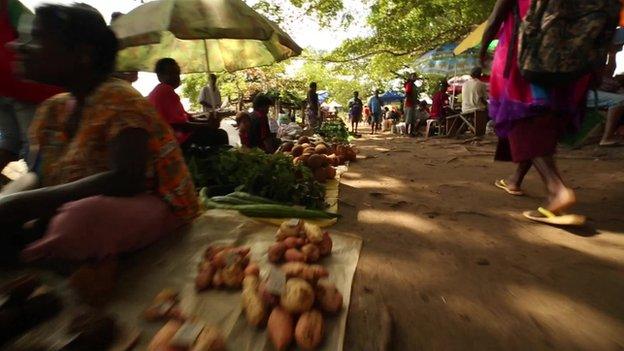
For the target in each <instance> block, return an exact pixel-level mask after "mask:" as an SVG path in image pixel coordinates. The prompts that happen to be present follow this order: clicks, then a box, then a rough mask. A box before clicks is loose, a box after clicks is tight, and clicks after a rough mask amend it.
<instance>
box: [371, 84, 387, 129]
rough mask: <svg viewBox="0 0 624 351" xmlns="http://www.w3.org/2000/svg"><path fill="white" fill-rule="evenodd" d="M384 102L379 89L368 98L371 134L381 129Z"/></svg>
mask: <svg viewBox="0 0 624 351" xmlns="http://www.w3.org/2000/svg"><path fill="white" fill-rule="evenodd" d="M382 104H383V103H382V101H381V98H379V91H378V90H375V94H374V95H373V96H371V97H370V99H368V106H370V113H371V134H375V132H376V131H381V116H382V114H383V110H382Z"/></svg>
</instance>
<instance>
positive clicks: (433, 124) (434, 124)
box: [425, 119, 440, 139]
mask: <svg viewBox="0 0 624 351" xmlns="http://www.w3.org/2000/svg"><path fill="white" fill-rule="evenodd" d="M432 129H434V131H437V133H438V134H439V133H440V122H439V121H438V120H437V119H428V120H427V129H425V139H429V137H430V136H431V130H432Z"/></svg>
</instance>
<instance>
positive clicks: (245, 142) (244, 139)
mask: <svg viewBox="0 0 624 351" xmlns="http://www.w3.org/2000/svg"><path fill="white" fill-rule="evenodd" d="M238 135H239V136H240V140H241V145H242V146H244V147H247V148H251V139H250V138H249V132H246V131H245V132H239V133H238Z"/></svg>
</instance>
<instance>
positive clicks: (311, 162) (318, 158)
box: [307, 155, 326, 170]
mask: <svg viewBox="0 0 624 351" xmlns="http://www.w3.org/2000/svg"><path fill="white" fill-rule="evenodd" d="M325 158H326V157H325V155H312V156H310V158H309V159H308V163H307V166H308V167H310V168H311V169H313V170H314V169H317V168H320V167H321V166H322V165H323V161H324V160H325Z"/></svg>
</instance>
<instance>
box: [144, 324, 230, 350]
mask: <svg viewBox="0 0 624 351" xmlns="http://www.w3.org/2000/svg"><path fill="white" fill-rule="evenodd" d="M222 350H225V339H224V338H223V335H222V332H221V331H220V330H219V329H218V328H216V327H215V326H212V325H208V324H205V323H204V322H201V321H198V320H188V321H186V322H182V321H178V320H170V321H169V322H167V323H166V324H165V325H164V326H163V327H162V328H161V329H160V330H159V331H158V332H157V333H156V335H154V337H153V338H152V340H151V342H150V343H149V345H148V346H147V351H222Z"/></svg>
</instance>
